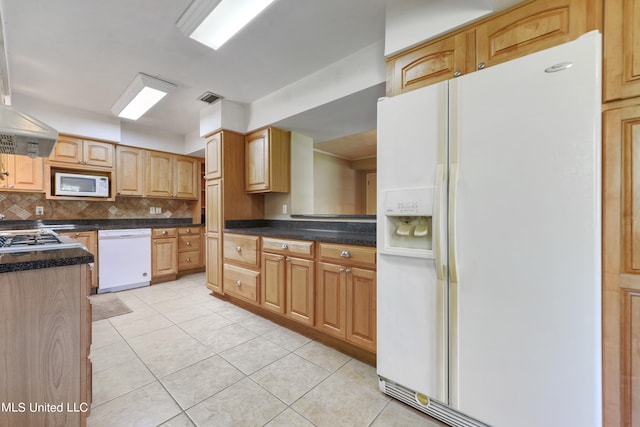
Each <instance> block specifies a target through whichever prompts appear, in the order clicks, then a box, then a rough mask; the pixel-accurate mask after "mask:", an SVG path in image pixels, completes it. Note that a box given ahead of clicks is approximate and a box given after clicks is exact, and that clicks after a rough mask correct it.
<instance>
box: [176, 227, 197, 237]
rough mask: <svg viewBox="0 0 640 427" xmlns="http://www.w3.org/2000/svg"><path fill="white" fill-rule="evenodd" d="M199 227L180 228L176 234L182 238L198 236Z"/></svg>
mask: <svg viewBox="0 0 640 427" xmlns="http://www.w3.org/2000/svg"><path fill="white" fill-rule="evenodd" d="M200 228H201V227H180V228H178V234H179V235H181V236H183V235H187V236H199V235H200Z"/></svg>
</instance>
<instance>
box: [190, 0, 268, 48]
mask: <svg viewBox="0 0 640 427" xmlns="http://www.w3.org/2000/svg"><path fill="white" fill-rule="evenodd" d="M273 1H274V0H222V1H220V2H219V3H217V5H216V4H215V1H213V2H212V1H211V0H194V1H193V2H192V3H191V5H190V6H189V7H188V8H187V10H186V11H185V12H184V14H183V15H182V16H181V17H180V19H179V20H178V27H179V28H180V30H181V31H182V32H183V33H185V34H186V35H188V36H189V37H191V38H192V39H194V40H196V41H198V42H200V43H202V44H204V45H206V46H209V47H210V48H212V49H218V48H220V46H222V45H223V44H224V43H225V42H226V41H227V40H229V39H230V38H231V37H233V35H234V34H236V33H237V32H238V31H240V30H241V29H242V28H243V27H244V26H245V25H247V24H248V23H249V22H250V21H251V20H252V19H253V18H255V17H256V16H257V15H258V14H259V13H260V12H262V11H263V10H264V9H265V8H266V7H267V6H269V5H270V4H271V3H273Z"/></svg>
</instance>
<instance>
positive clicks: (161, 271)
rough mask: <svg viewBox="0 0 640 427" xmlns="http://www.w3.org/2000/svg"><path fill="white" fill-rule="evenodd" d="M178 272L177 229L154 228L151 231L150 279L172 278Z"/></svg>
mask: <svg viewBox="0 0 640 427" xmlns="http://www.w3.org/2000/svg"><path fill="white" fill-rule="evenodd" d="M177 273H178V230H177V229H176V228H154V229H153V230H152V232H151V281H152V283H158V282H163V281H166V280H174V279H175V278H176V275H177Z"/></svg>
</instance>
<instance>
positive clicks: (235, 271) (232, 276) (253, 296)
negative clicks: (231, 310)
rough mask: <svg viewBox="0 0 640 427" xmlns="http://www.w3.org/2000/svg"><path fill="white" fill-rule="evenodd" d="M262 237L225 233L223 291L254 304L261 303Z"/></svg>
mask: <svg viewBox="0 0 640 427" xmlns="http://www.w3.org/2000/svg"><path fill="white" fill-rule="evenodd" d="M259 242H260V238H259V237H258V236H248V235H241V234H231V233H225V234H224V238H223V245H224V246H223V255H224V269H223V291H224V293H225V294H229V295H233V296H235V297H238V298H241V299H243V300H245V301H247V302H250V303H252V304H258V303H259V297H260V296H259V287H260V257H259V253H260V246H259Z"/></svg>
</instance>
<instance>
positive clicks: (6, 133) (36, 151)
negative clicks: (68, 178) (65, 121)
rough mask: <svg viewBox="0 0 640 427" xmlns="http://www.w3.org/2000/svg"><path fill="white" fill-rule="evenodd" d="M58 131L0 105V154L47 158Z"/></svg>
mask: <svg viewBox="0 0 640 427" xmlns="http://www.w3.org/2000/svg"><path fill="white" fill-rule="evenodd" d="M57 139H58V131H56V130H55V129H54V128H52V127H51V126H49V125H47V124H45V123H42V122H41V121H40V120H37V119H34V118H33V117H31V116H29V115H27V114H24V113H21V112H19V111H16V110H14V109H13V108H11V107H9V106H6V105H0V153H2V154H19V155H23V156H29V157H49V154H51V151H52V150H53V146H54V145H55V143H56V140H57Z"/></svg>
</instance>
